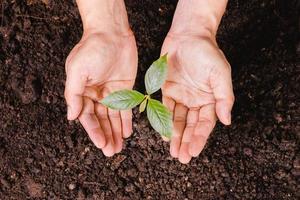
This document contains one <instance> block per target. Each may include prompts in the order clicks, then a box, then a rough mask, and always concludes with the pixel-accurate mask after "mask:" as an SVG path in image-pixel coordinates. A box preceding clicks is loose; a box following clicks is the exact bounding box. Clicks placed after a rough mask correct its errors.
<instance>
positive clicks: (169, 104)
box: [162, 96, 176, 142]
mask: <svg viewBox="0 0 300 200" xmlns="http://www.w3.org/2000/svg"><path fill="white" fill-rule="evenodd" d="M162 101H163V104H164V105H165V106H166V107H167V108H168V110H169V111H170V112H171V113H172V115H173V113H174V108H175V104H176V103H175V101H174V100H173V99H171V98H169V97H166V96H163V98H162ZM162 139H163V141H165V142H169V141H170V139H169V138H167V137H164V136H162Z"/></svg>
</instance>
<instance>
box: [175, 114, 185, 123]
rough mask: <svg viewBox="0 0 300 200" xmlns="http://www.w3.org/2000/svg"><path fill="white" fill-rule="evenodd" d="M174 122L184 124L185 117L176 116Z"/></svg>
mask: <svg viewBox="0 0 300 200" xmlns="http://www.w3.org/2000/svg"><path fill="white" fill-rule="evenodd" d="M174 122H175V123H182V122H185V117H183V116H176V115H175V116H174Z"/></svg>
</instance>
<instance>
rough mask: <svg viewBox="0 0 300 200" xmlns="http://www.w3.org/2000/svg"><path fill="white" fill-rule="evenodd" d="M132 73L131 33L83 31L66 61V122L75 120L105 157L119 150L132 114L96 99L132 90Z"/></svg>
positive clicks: (134, 53)
mask: <svg viewBox="0 0 300 200" xmlns="http://www.w3.org/2000/svg"><path fill="white" fill-rule="evenodd" d="M136 73H137V49H136V43H135V38H134V36H133V34H132V32H131V31H128V33H126V34H124V33H122V34H118V33H109V34H107V33H101V32H93V31H85V33H84V34H83V37H82V39H81V41H80V42H79V43H78V44H77V45H76V46H75V47H74V49H73V50H72V51H71V53H70V54H69V56H68V58H67V61H66V74H67V80H66V87H65V98H66V101H67V105H68V119H69V120H74V119H76V118H77V117H78V119H79V121H80V123H81V124H82V126H83V127H84V129H85V130H86V132H87V133H88V135H89V137H90V139H91V140H92V141H93V143H94V144H95V145H96V146H97V147H98V148H101V149H102V151H103V153H104V155H106V156H113V155H114V154H115V153H118V152H120V151H121V150H122V144H123V138H127V137H129V136H130V135H131V132H132V113H131V111H120V112H119V111H115V110H111V109H108V108H106V107H104V106H103V105H102V104H100V103H99V100H101V99H102V98H103V97H105V96H106V95H108V94H109V93H111V92H113V91H117V90H121V89H132V87H133V84H134V81H135V77H136Z"/></svg>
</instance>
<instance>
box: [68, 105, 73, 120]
mask: <svg viewBox="0 0 300 200" xmlns="http://www.w3.org/2000/svg"><path fill="white" fill-rule="evenodd" d="M71 117H72V110H71V107H70V106H68V111H67V118H68V120H71Z"/></svg>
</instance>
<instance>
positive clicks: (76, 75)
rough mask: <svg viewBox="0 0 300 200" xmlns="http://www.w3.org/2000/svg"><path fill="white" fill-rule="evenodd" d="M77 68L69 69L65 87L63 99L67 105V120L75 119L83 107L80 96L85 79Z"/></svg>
mask: <svg viewBox="0 0 300 200" xmlns="http://www.w3.org/2000/svg"><path fill="white" fill-rule="evenodd" d="M82 74H85V73H84V72H82V71H79V68H78V67H77V66H72V68H70V67H69V70H68V72H67V80H66V86H65V99H66V102H67V105H68V114H67V116H68V120H74V119H76V118H77V117H78V116H79V114H80V112H81V110H82V106H83V98H82V94H83V93H84V89H85V85H86V80H87V77H86V76H85V75H82Z"/></svg>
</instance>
